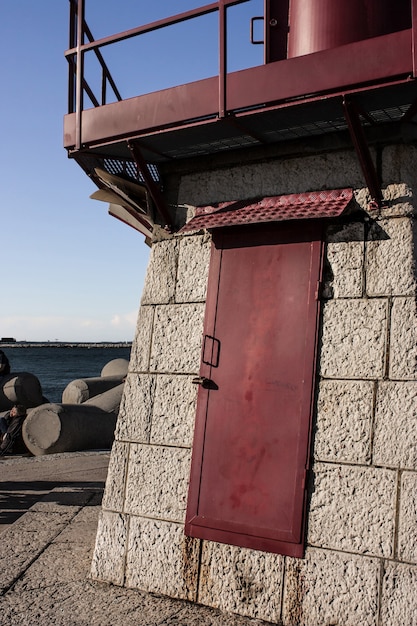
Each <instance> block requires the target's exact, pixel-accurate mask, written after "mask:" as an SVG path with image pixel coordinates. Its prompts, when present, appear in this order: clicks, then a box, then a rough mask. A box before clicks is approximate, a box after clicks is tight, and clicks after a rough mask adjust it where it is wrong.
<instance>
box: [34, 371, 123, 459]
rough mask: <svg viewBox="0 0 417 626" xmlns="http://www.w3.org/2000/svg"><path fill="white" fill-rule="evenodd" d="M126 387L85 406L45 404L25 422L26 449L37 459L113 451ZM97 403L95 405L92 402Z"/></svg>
mask: <svg viewBox="0 0 417 626" xmlns="http://www.w3.org/2000/svg"><path fill="white" fill-rule="evenodd" d="M123 387H124V384H123V383H122V384H120V385H118V386H117V387H114V388H113V389H110V390H109V391H106V392H105V393H102V394H100V395H99V396H97V397H96V398H93V399H91V400H89V401H87V402H84V403H83V404H57V403H51V404H42V405H41V406H38V407H36V408H34V409H33V410H32V411H30V413H29V414H28V416H27V418H26V419H25V421H24V422H23V427H22V434H23V441H24V442H25V445H26V447H27V448H28V450H29V451H30V452H32V454H34V455H35V456H42V455H45V454H56V453H59V452H76V451H80V450H100V449H110V448H111V445H112V443H113V439H114V429H115V427H116V420H117V414H118V411H119V406H120V402H121V399H122V393H123ZM93 402H94V403H93Z"/></svg>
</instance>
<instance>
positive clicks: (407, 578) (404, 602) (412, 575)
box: [380, 562, 417, 626]
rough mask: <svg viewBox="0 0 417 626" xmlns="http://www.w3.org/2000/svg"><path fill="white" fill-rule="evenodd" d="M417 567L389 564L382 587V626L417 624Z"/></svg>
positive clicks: (387, 564)
mask: <svg viewBox="0 0 417 626" xmlns="http://www.w3.org/2000/svg"><path fill="white" fill-rule="evenodd" d="M416 589H417V567H415V566H412V565H402V564H400V563H392V562H387V563H386V568H385V575H384V579H383V585H382V597H381V622H380V624H381V626H403V625H404V626H414V624H417V594H416Z"/></svg>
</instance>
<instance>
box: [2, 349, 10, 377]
mask: <svg viewBox="0 0 417 626" xmlns="http://www.w3.org/2000/svg"><path fill="white" fill-rule="evenodd" d="M7 374H10V363H9V359H8V358H7V356H6V355H5V354H4V352H3V350H0V376H7Z"/></svg>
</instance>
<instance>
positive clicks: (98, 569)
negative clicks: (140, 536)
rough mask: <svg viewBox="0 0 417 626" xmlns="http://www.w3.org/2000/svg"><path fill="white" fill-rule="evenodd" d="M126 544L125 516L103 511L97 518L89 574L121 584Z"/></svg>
mask: <svg viewBox="0 0 417 626" xmlns="http://www.w3.org/2000/svg"><path fill="white" fill-rule="evenodd" d="M126 544H127V518H126V516H125V515H121V514H120V513H111V512H110V511H103V512H102V513H101V515H100V517H99V520H98V528H97V538H96V544H95V549H94V555H93V561H92V564H91V576H92V577H93V578H96V579H98V580H102V581H106V582H109V583H114V584H115V585H122V584H123V581H124V570H125V555H126Z"/></svg>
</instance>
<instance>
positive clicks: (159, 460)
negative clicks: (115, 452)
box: [125, 444, 191, 522]
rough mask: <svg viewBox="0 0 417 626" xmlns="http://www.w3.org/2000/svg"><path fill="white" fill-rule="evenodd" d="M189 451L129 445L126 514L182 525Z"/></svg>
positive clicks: (188, 468)
mask: <svg viewBox="0 0 417 626" xmlns="http://www.w3.org/2000/svg"><path fill="white" fill-rule="evenodd" d="M190 460H191V451H190V450H188V449H186V448H171V447H162V446H144V445H140V444H138V445H136V444H131V449H130V457H129V468H128V475H127V486H126V505H125V511H126V512H127V513H132V514H133V515H140V516H143V517H152V518H162V519H165V520H168V521H173V522H183V521H184V517H185V509H186V500H187V492H188V479H189V474H190Z"/></svg>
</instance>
